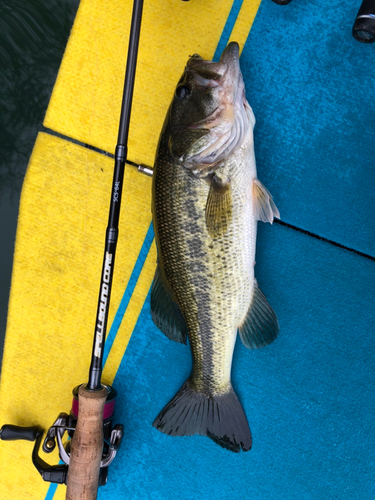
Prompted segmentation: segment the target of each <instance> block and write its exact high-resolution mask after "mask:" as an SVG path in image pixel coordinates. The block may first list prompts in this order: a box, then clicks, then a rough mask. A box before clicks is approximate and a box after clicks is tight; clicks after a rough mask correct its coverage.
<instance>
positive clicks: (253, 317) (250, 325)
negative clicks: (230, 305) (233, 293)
mask: <svg viewBox="0 0 375 500" xmlns="http://www.w3.org/2000/svg"><path fill="white" fill-rule="evenodd" d="M238 332H239V334H240V338H241V340H242V343H243V344H244V346H245V347H247V348H248V349H260V348H261V347H265V346H266V345H268V344H270V343H271V342H273V341H274V340H275V338H276V337H277V334H278V333H279V322H278V321H277V317H276V314H275V313H274V311H273V309H272V307H271V306H270V305H269V303H268V301H267V299H266V297H265V295H264V294H263V292H262V290H261V289H260V288H259V285H258V282H257V280H255V279H254V295H253V299H252V301H251V304H250V307H249V310H248V312H247V315H246V318H245V320H244V322H243V323H242V325H241V326H240V327H239V329H238Z"/></svg>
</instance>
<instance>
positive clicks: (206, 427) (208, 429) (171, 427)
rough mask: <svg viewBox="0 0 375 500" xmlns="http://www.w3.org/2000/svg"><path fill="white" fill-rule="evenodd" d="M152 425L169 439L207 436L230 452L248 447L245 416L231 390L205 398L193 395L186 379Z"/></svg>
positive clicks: (246, 449) (201, 394)
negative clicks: (197, 435) (195, 435)
mask: <svg viewBox="0 0 375 500" xmlns="http://www.w3.org/2000/svg"><path fill="white" fill-rule="evenodd" d="M152 425H153V426H154V427H155V428H156V429H158V430H159V431H161V432H164V434H169V435H170V436H192V435H193V434H200V435H201V436H208V437H209V438H211V439H212V440H213V441H214V442H215V443H217V444H219V445H220V446H222V447H223V448H226V449H227V450H230V451H234V452H239V451H241V449H242V450H243V451H249V450H250V448H251V444H252V440H251V432H250V428H249V424H248V421H247V418H246V415H245V413H244V411H243V408H242V405H241V403H240V402H239V400H238V398H237V396H236V394H235V392H234V390H233V389H232V387H231V388H230V390H229V391H228V392H226V393H224V394H221V395H216V396H208V395H206V394H203V393H200V392H196V391H195V390H194V389H193V388H192V387H191V386H190V383H189V380H187V381H186V382H185V383H184V385H183V386H182V387H181V389H180V390H179V392H178V393H177V394H176V396H175V397H174V398H173V399H172V401H170V402H169V403H168V404H167V406H166V407H165V408H164V409H163V410H162V411H161V412H160V413H159V415H158V416H157V417H156V419H155V421H154V423H153V424H152Z"/></svg>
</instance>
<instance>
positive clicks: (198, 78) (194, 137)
mask: <svg viewBox="0 0 375 500" xmlns="http://www.w3.org/2000/svg"><path fill="white" fill-rule="evenodd" d="M168 117H169V123H168V124H167V127H168V130H169V132H170V134H169V142H168V148H169V151H170V153H171V155H172V156H173V157H174V158H175V159H176V160H177V161H178V162H179V163H180V164H181V165H183V166H184V167H185V168H187V169H188V170H189V171H190V172H192V173H193V175H196V176H200V177H205V176H206V175H208V174H210V173H211V172H213V171H214V170H215V169H216V168H217V166H218V164H219V163H220V162H221V161H223V160H225V159H226V158H228V157H229V156H230V155H231V154H233V153H234V152H235V151H236V150H238V149H239V148H240V147H241V145H242V144H243V142H244V140H245V138H246V136H247V134H248V133H249V131H251V132H252V129H253V128H254V124H255V118H254V114H253V112H252V109H251V107H250V106H249V104H248V102H247V100H246V95H245V86H244V82H243V78H242V74H241V70H240V65H239V47H238V44H237V43H236V42H232V43H230V44H229V45H228V46H227V47H226V49H225V50H224V52H223V54H222V56H221V58H220V61H219V62H212V61H207V60H204V59H203V58H202V57H200V56H199V55H197V54H195V55H194V56H192V57H190V59H189V60H188V62H187V65H186V67H185V71H184V73H183V75H182V77H181V79H180V81H179V84H178V85H177V88H176V92H175V97H174V99H173V101H172V103H171V107H170V111H169V114H168ZM168 125H169V126H168Z"/></svg>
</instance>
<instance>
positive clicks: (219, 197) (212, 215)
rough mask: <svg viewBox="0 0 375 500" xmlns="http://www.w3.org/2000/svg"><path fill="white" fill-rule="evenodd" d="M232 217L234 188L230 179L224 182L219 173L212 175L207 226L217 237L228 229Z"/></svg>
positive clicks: (212, 234)
mask: <svg viewBox="0 0 375 500" xmlns="http://www.w3.org/2000/svg"><path fill="white" fill-rule="evenodd" d="M231 219H232V190H231V185H230V181H227V182H223V181H222V180H221V179H220V178H219V177H217V175H215V174H214V175H213V176H212V177H211V184H210V191H209V193H208V198H207V204H206V226H207V229H208V232H209V233H210V235H211V236H212V237H213V238H215V237H216V236H218V235H219V234H223V233H225V232H226V231H227V229H228V225H229V222H230V221H231Z"/></svg>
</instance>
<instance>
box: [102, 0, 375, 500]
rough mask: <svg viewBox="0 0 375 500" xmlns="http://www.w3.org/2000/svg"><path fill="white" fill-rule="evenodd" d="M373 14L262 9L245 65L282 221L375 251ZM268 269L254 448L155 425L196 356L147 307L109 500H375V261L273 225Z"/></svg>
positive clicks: (294, 6)
mask: <svg viewBox="0 0 375 500" xmlns="http://www.w3.org/2000/svg"><path fill="white" fill-rule="evenodd" d="M358 8H359V4H358V2H350V1H345V2H339V1H333V2H330V3H329V5H328V4H324V5H323V4H322V3H321V2H301V1H298V0H294V1H293V2H292V3H291V4H290V5H288V6H286V7H281V6H278V5H275V4H274V3H273V2H271V1H270V0H269V1H268V0H263V1H262V3H261V6H260V9H259V11H258V14H257V17H256V19H255V22H254V25H253V27H252V30H251V32H250V36H249V38H248V40H247V43H246V46H245V49H244V51H243V54H242V56H241V66H242V70H243V74H244V78H245V82H246V88H247V97H248V100H249V102H250V104H251V105H252V106H253V109H254V112H255V116H256V118H257V125H256V129H255V140H256V155H257V163H258V172H259V177H260V179H261V180H262V181H263V182H264V183H265V185H266V186H267V187H268V188H269V189H270V191H271V192H272V194H273V196H274V198H275V200H276V203H277V205H278V207H279V209H280V212H281V216H282V221H284V222H286V223H289V224H292V225H293V226H296V227H298V228H299V229H302V230H306V231H309V232H311V233H314V234H315V235H316V236H318V237H322V238H326V239H328V240H332V241H333V242H335V243H337V244H339V245H343V246H346V247H349V248H351V249H353V250H354V251H358V252H363V253H365V254H368V256H369V257H375V246H374V229H375V219H374V217H373V212H374V208H375V207H374V205H375V203H374V194H373V190H374V167H375V161H374V152H375V151H374V143H375V141H374V132H375V122H374V116H375V104H374V102H375V101H374V95H375V78H374V76H375V75H374V73H375V70H374V57H375V56H374V50H375V47H374V46H366V45H363V44H360V43H358V42H356V41H355V40H354V39H353V38H352V35H351V27H352V24H353V20H354V18H355V15H356V13H357V10H358ZM256 275H257V277H258V279H259V282H260V285H261V287H262V289H263V290H264V292H265V293H266V295H267V297H268V299H269V301H270V303H271V304H272V305H273V306H274V308H275V311H276V313H277V315H278V318H279V321H280V327H281V331H280V337H279V338H278V340H277V341H276V342H275V343H274V344H273V345H271V346H270V347H268V348H266V349H264V350H261V351H255V352H254V351H252V352H250V351H246V349H245V348H244V347H243V346H242V345H240V343H239V342H237V346H236V350H235V356H234V363H233V383H234V386H235V388H236V390H237V392H238V394H239V396H240V399H241V400H242V402H243V404H244V408H245V411H246V413H247V415H248V418H249V422H250V426H251V428H252V432H253V439H254V447H253V450H252V451H251V452H249V453H248V454H240V455H238V456H233V455H231V454H230V453H229V452H226V451H223V450H222V449H220V448H218V447H217V446H215V445H214V444H213V443H212V442H211V441H210V440H208V439H205V438H202V437H187V438H169V437H166V436H165V435H163V434H160V433H158V432H156V431H155V430H154V429H153V428H152V427H151V423H152V421H153V419H154V418H155V416H156V415H157V414H158V412H159V411H160V409H161V408H162V407H163V406H164V405H165V404H166V403H167V402H168V401H169V400H170V398H171V397H172V396H173V395H174V394H175V392H176V391H177V390H178V389H179V388H180V386H181V384H182V383H183V382H184V380H185V379H186V377H187V376H188V375H189V372H190V366H191V360H190V352H189V349H188V348H186V347H184V346H181V345H175V344H173V343H172V342H169V341H168V340H167V339H166V338H165V337H164V336H163V335H162V334H161V333H160V332H158V330H157V329H156V328H155V327H154V326H153V324H152V322H151V319H150V315H149V300H147V301H146V304H145V306H144V308H143V311H142V314H141V316H140V318H139V320H138V323H137V326H136V329H135V331H134V333H133V336H132V339H131V341H130V344H129V347H128V350H127V353H126V356H125V358H124V360H123V363H122V365H121V367H120V370H119V372H118V374H117V377H116V379H115V383H114V384H115V386H116V388H117V389H118V390H119V392H120V394H122V395H124V396H123V397H122V398H120V399H119V402H118V407H117V415H118V418H121V419H122V420H123V421H124V423H125V427H126V436H127V437H126V440H125V443H124V446H123V448H122V450H121V453H120V457H121V458H120V459H119V460H117V461H116V462H115V463H114V464H113V466H112V469H111V471H110V474H111V475H112V474H113V475H114V476H115V478H116V480H115V481H113V482H111V481H109V484H108V486H106V488H105V489H103V490H101V491H100V495H99V498H102V499H104V498H108V496H109V497H110V498H124V499H125V498H139V499H146V498H147V499H166V500H167V499H181V500H182V499H188V498H194V499H202V500H203V499H207V498H216V499H226V498H228V499H229V498H238V499H254V500H265V499H269V500H275V499H283V500H294V499H295V500H297V499H298V500H303V499H309V500H313V499H314V500H318V499H322V500H323V499H324V500H326V499H341V500H344V499H363V500H365V499H370V498H374V496H375V480H374V460H373V453H372V450H373V449H374V446H375V438H374V433H373V418H374V409H375V408H374V406H375V398H374V376H373V375H374V341H373V333H374V320H375V317H374V303H375V292H374V285H373V284H374V280H375V263H374V261H373V260H372V259H371V258H366V257H365V256H360V255H357V254H356V253H354V252H350V251H348V250H345V249H343V248H339V247H337V246H334V245H332V244H330V243H327V242H325V241H319V239H316V238H313V237H311V236H309V235H306V234H303V233H300V232H297V231H295V230H293V229H290V228H287V227H283V226H281V225H279V224H275V225H274V227H273V228H270V227H269V226H267V227H265V226H263V225H260V229H259V242H258V255H257V266H256Z"/></svg>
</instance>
